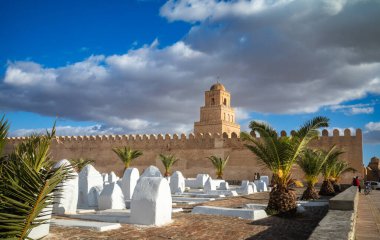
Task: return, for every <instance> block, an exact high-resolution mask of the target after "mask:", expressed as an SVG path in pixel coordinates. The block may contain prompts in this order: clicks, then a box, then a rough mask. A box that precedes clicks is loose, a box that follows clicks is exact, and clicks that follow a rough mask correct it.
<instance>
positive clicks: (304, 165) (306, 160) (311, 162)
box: [298, 149, 328, 200]
mask: <svg viewBox="0 0 380 240" xmlns="http://www.w3.org/2000/svg"><path fill="white" fill-rule="evenodd" d="M327 157H328V156H327V155H325V154H324V153H323V152H322V151H321V150H312V149H307V150H306V151H305V153H304V154H303V156H302V157H301V158H299V160H298V165H299V166H300V168H301V169H302V171H303V172H304V173H305V180H306V183H307V188H306V190H305V191H304V192H303V194H302V197H301V199H302V200H312V199H318V198H319V196H318V193H317V191H316V190H315V187H314V185H315V184H316V183H317V182H318V176H319V174H321V172H322V170H323V166H324V164H325V162H326V160H327Z"/></svg>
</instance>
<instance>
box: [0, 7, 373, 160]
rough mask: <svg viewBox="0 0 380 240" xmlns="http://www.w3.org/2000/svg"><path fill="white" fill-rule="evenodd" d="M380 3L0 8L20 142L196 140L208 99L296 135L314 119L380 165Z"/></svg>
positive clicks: (0, 92)
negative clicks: (359, 138)
mask: <svg viewBox="0 0 380 240" xmlns="http://www.w3.org/2000/svg"><path fill="white" fill-rule="evenodd" d="M379 22H380V1H379V0H371V1H366V0H351V1H345V0H337V1H330V0H321V1H309V0H304V1H302V0H300V1H291V0H278V1H276V0H252V1H245V0H236V1H216V0H202V1H201V0H177V1H173V0H169V1H163V0H162V1H161V0H110V1H106V0H91V1H70V0H66V1H48V0H46V1H43V0H36V1H27V0H25V1H22V0H2V1H0V113H3V114H5V116H6V118H7V119H8V120H9V121H10V122H11V129H10V136H24V135H29V134H31V133H33V132H40V131H41V130H44V129H46V128H50V127H51V126H52V125H53V123H54V121H57V133H58V135H97V134H137V133H138V134H144V133H155V134H158V133H164V134H165V133H171V134H173V133H183V132H184V133H190V132H191V131H192V130H193V124H194V122H195V121H198V120H199V108H200V107H201V106H203V104H204V91H206V90H208V89H209V88H210V86H211V85H212V84H214V83H215V82H216V81H217V80H219V81H220V82H221V83H223V84H224V85H225V87H226V88H227V91H229V92H230V93H231V100H232V102H231V104H232V106H233V107H235V111H236V115H237V116H236V118H237V120H238V122H239V123H240V125H241V128H242V130H248V125H249V122H250V121H252V120H261V121H266V122H267V123H269V124H271V125H272V126H273V127H274V128H276V129H278V130H279V131H280V130H286V131H287V132H290V130H292V129H296V128H298V127H299V126H300V125H302V124H303V123H304V122H305V121H307V120H309V119H311V118H312V117H314V116H320V115H322V116H327V117H329V118H330V127H329V130H330V132H331V133H332V129H334V128H338V129H340V130H341V131H343V130H344V129H345V128H349V129H351V130H352V132H355V129H357V128H360V129H362V131H363V149H364V151H363V159H364V163H365V164H367V163H368V161H369V159H370V158H371V157H373V156H380V114H379V112H380V106H379V104H380V27H379Z"/></svg>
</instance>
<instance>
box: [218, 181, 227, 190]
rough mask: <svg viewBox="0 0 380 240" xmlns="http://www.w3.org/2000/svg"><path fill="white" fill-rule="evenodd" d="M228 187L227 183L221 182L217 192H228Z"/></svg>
mask: <svg viewBox="0 0 380 240" xmlns="http://www.w3.org/2000/svg"><path fill="white" fill-rule="evenodd" d="M229 189H230V186H229V185H228V182H221V183H220V187H219V190H229Z"/></svg>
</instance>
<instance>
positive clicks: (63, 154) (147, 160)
mask: <svg viewBox="0 0 380 240" xmlns="http://www.w3.org/2000/svg"><path fill="white" fill-rule="evenodd" d="M282 134H285V133H284V132H282ZM327 135H328V133H327V131H322V136H321V137H320V138H319V140H316V141H314V142H312V143H311V146H313V147H321V148H325V149H327V148H329V147H330V146H332V145H333V144H335V145H337V147H338V148H340V149H342V150H343V151H345V154H344V155H343V156H342V158H343V159H344V160H345V161H348V162H350V164H351V166H352V167H354V168H356V169H357V170H359V171H360V173H361V172H362V169H363V163H362V162H363V161H362V155H363V154H362V134H361V130H357V131H356V136H351V134H350V131H349V130H348V129H346V130H345V134H344V136H339V132H338V130H334V132H333V136H327ZM23 139H25V138H10V139H9V141H8V144H7V146H6V152H9V151H11V149H12V148H13V146H15V145H16V144H17V143H19V142H20V141H22V140H23ZM120 146H130V147H131V148H132V149H139V150H141V151H143V156H141V157H139V158H138V159H135V160H134V161H133V162H132V165H131V166H134V167H137V168H138V169H139V171H140V172H141V171H142V170H143V169H145V168H146V167H148V166H149V165H156V166H158V167H159V168H160V170H161V171H163V166H162V163H161V161H160V160H159V158H158V154H160V153H163V154H174V155H176V157H177V158H179V159H180V160H179V161H178V162H177V163H176V164H175V165H174V166H173V171H175V170H180V171H181V172H182V173H183V174H184V176H185V177H195V176H196V174H198V173H209V174H210V175H211V176H212V177H215V171H214V169H213V166H212V164H211V162H210V160H208V159H207V158H206V157H208V156H211V155H218V156H221V157H224V156H227V155H230V160H229V163H228V164H227V167H226V170H225V173H224V178H225V179H229V180H244V179H251V180H252V179H253V176H254V173H255V172H259V173H260V174H261V175H269V176H270V172H269V171H268V169H266V168H264V167H262V166H261V165H259V163H258V162H257V160H256V157H255V155H254V154H252V153H251V152H250V151H249V150H248V149H246V147H245V146H244V144H243V142H242V140H241V139H240V138H236V137H235V138H222V137H221V136H220V135H219V134H214V135H213V136H211V135H210V134H205V135H201V134H199V135H196V136H194V134H190V135H189V136H188V137H186V136H185V135H184V134H182V135H181V136H178V135H176V134H175V135H173V136H170V135H169V134H167V135H165V136H163V135H158V136H156V135H116V136H84V137H82V136H74V137H57V140H55V141H53V143H52V157H53V158H54V159H56V160H60V159H63V158H67V159H70V158H79V157H84V158H89V159H93V160H95V167H96V169H97V170H99V171H100V172H110V171H115V172H116V173H117V174H118V175H119V176H122V171H123V168H124V167H123V164H122V162H121V161H120V160H119V159H118V157H117V156H116V154H115V153H113V152H112V148H113V147H120ZM294 168H295V174H294V177H297V178H299V179H301V178H302V176H303V174H302V172H301V171H300V170H299V169H298V167H294ZM355 175H361V174H358V173H356V174H355ZM352 176H353V174H346V175H345V176H344V177H343V179H342V182H346V183H351V179H352Z"/></svg>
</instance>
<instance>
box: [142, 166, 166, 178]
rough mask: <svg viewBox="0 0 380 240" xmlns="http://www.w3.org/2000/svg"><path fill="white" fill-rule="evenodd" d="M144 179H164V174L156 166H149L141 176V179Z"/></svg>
mask: <svg viewBox="0 0 380 240" xmlns="http://www.w3.org/2000/svg"><path fill="white" fill-rule="evenodd" d="M142 177H161V178H162V174H161V172H160V169H158V168H157V167H156V166H149V167H147V168H146V169H145V170H144V172H143V173H142V174H141V176H140V178H142Z"/></svg>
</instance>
